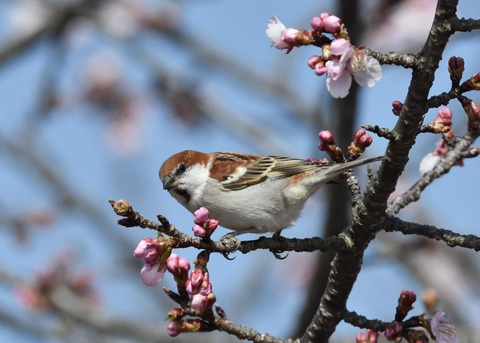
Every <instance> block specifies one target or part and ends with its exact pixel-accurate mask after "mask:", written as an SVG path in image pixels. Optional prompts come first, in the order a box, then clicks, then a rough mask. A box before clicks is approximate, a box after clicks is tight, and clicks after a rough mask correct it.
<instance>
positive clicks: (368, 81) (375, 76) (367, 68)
mask: <svg viewBox="0 0 480 343" xmlns="http://www.w3.org/2000/svg"><path fill="white" fill-rule="evenodd" d="M353 77H354V78H355V81H357V83H358V84H359V85H360V86H364V87H365V86H367V87H373V86H374V85H375V81H377V80H380V79H381V78H382V67H381V65H380V63H379V62H378V61H377V60H376V59H375V58H373V57H371V56H368V57H367V60H366V65H364V68H363V70H359V71H357V72H354V73H353Z"/></svg>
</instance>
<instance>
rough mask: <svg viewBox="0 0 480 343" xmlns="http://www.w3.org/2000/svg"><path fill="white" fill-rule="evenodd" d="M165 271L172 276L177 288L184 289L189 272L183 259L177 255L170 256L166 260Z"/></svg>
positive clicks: (188, 265) (187, 265)
mask: <svg viewBox="0 0 480 343" xmlns="http://www.w3.org/2000/svg"><path fill="white" fill-rule="evenodd" d="M167 270H168V271H169V272H170V273H172V274H173V278H174V279H175V282H176V283H177V287H178V288H181V289H184V288H185V287H186V282H187V280H188V271H189V270H190V263H189V262H188V260H187V259H186V258H184V257H179V256H178V255H177V254H171V255H170V257H169V258H168V260H167Z"/></svg>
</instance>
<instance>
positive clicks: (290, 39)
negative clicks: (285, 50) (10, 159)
mask: <svg viewBox="0 0 480 343" xmlns="http://www.w3.org/2000/svg"><path fill="white" fill-rule="evenodd" d="M299 32H300V30H298V29H293V28H287V29H285V31H283V36H282V40H283V41H284V42H285V43H288V44H295V43H296V42H297V34H298V33H299Z"/></svg>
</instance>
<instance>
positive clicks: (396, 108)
mask: <svg viewBox="0 0 480 343" xmlns="http://www.w3.org/2000/svg"><path fill="white" fill-rule="evenodd" d="M402 108H403V103H401V102H400V101H398V100H395V101H393V102H392V112H393V114H395V115H396V116H398V115H400V112H401V111H402Z"/></svg>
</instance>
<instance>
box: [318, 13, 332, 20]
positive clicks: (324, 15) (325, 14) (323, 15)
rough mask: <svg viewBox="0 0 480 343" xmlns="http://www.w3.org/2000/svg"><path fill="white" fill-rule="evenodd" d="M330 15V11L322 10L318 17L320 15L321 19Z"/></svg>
mask: <svg viewBox="0 0 480 343" xmlns="http://www.w3.org/2000/svg"><path fill="white" fill-rule="evenodd" d="M330 16H331V14H330V13H328V12H322V13H320V16H319V17H320V19H322V20H323V19H325V18H328V17H330Z"/></svg>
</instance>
